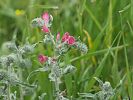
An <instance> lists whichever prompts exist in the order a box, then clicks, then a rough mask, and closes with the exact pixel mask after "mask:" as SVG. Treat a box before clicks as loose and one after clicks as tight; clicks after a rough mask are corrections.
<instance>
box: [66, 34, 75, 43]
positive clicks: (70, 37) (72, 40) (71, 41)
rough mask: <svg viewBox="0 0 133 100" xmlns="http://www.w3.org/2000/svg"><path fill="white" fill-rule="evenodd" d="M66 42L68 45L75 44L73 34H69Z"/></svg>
mask: <svg viewBox="0 0 133 100" xmlns="http://www.w3.org/2000/svg"><path fill="white" fill-rule="evenodd" d="M67 43H68V44H69V45H74V44H75V38H74V37H73V36H69V38H68V41H67Z"/></svg>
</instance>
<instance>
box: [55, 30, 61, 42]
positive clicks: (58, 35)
mask: <svg viewBox="0 0 133 100" xmlns="http://www.w3.org/2000/svg"><path fill="white" fill-rule="evenodd" d="M59 40H60V33H59V32H58V33H57V36H56V41H59Z"/></svg>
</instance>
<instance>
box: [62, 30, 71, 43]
mask: <svg viewBox="0 0 133 100" xmlns="http://www.w3.org/2000/svg"><path fill="white" fill-rule="evenodd" d="M69 36H70V35H69V33H68V32H66V33H65V34H64V35H63V36H62V42H66V41H67V40H68V38H69Z"/></svg>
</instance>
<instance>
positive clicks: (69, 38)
mask: <svg viewBox="0 0 133 100" xmlns="http://www.w3.org/2000/svg"><path fill="white" fill-rule="evenodd" d="M62 42H66V43H67V44H69V45H73V44H74V43H75V38H74V37H73V36H70V35H69V33H68V32H66V33H65V34H64V35H63V37H62Z"/></svg>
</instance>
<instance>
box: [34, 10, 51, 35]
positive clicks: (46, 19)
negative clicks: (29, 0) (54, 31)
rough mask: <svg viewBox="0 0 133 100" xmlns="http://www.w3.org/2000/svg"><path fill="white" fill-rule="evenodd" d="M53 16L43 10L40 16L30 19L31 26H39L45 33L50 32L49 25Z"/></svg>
mask: <svg viewBox="0 0 133 100" xmlns="http://www.w3.org/2000/svg"><path fill="white" fill-rule="evenodd" d="M52 21H53V17H52V16H51V15H49V13H48V12H45V13H43V14H42V16H41V17H39V18H35V19H34V20H32V26H35V27H36V26H39V27H41V30H42V31H43V32H45V33H49V32H50V27H51V25H52Z"/></svg>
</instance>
